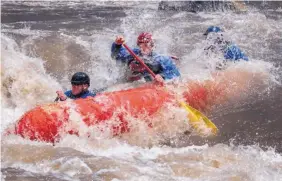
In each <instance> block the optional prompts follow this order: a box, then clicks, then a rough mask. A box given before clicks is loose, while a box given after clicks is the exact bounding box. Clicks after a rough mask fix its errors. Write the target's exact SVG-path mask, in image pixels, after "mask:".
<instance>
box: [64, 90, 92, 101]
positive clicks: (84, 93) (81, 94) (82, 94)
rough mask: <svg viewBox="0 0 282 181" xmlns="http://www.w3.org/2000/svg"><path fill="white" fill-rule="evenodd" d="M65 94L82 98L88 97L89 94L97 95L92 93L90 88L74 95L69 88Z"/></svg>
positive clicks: (71, 97) (72, 97)
mask: <svg viewBox="0 0 282 181" xmlns="http://www.w3.org/2000/svg"><path fill="white" fill-rule="evenodd" d="M65 95H66V96H67V97H68V98H70V99H80V98H86V97H88V96H91V97H94V96H96V94H95V93H92V92H90V91H89V90H87V91H85V92H82V93H80V94H78V95H73V94H72V92H71V90H68V91H66V92H65Z"/></svg>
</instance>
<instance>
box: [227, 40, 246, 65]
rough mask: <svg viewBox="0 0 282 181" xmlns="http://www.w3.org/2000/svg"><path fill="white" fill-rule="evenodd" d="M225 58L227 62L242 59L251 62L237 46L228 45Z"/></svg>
mask: <svg viewBox="0 0 282 181" xmlns="http://www.w3.org/2000/svg"><path fill="white" fill-rule="evenodd" d="M224 58H225V59H227V60H233V61H239V60H240V59H243V60H245V61H248V60H249V58H248V57H247V56H246V55H245V54H244V53H243V52H242V51H241V49H240V48H239V47H238V46H237V45H235V44H231V45H228V46H227V47H226V48H225V50H224Z"/></svg>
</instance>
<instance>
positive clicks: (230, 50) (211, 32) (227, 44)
mask: <svg viewBox="0 0 282 181" xmlns="http://www.w3.org/2000/svg"><path fill="white" fill-rule="evenodd" d="M222 32H223V31H222V30H221V29H220V28H219V27H217V26H210V27H209V28H208V29H207V30H206V32H205V33H204V35H205V36H206V39H207V40H209V41H211V44H210V45H209V46H208V47H206V48H205V50H206V51H209V50H210V51H212V52H216V51H218V50H219V51H221V52H222V53H223V55H224V58H225V59H226V60H227V61H234V62H235V61H240V60H245V61H248V60H249V58H248V57H247V56H246V55H245V54H244V52H243V51H242V50H241V49H240V48H239V47H238V46H237V45H236V44H234V43H232V42H231V41H228V40H226V39H225V38H224V35H223V33H222Z"/></svg>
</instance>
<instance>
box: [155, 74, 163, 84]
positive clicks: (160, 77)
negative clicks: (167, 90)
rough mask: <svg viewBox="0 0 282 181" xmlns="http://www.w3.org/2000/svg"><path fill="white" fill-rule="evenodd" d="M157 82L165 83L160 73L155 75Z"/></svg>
mask: <svg viewBox="0 0 282 181" xmlns="http://www.w3.org/2000/svg"><path fill="white" fill-rule="evenodd" d="M155 82H156V83H157V84H160V85H164V79H163V77H162V76H161V75H160V74H157V75H156V77H155Z"/></svg>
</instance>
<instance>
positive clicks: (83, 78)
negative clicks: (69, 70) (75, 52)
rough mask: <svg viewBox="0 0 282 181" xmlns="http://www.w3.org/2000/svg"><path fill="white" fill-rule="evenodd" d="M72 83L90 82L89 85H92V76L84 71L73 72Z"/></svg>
mask: <svg viewBox="0 0 282 181" xmlns="http://www.w3.org/2000/svg"><path fill="white" fill-rule="evenodd" d="M71 84H74V85H82V84H88V85H90V78H89V76H88V75H87V74H86V73H84V72H76V73H75V74H73V76H72V78H71Z"/></svg>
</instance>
